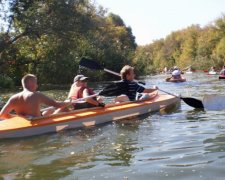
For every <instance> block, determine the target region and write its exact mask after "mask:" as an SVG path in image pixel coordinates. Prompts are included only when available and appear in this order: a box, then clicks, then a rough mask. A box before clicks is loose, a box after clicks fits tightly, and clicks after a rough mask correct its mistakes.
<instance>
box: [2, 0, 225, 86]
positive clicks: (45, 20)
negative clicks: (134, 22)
mask: <svg viewBox="0 0 225 180" xmlns="http://www.w3.org/2000/svg"><path fill="white" fill-rule="evenodd" d="M0 23H1V24H2V25H1V27H0V87H2V86H10V85H11V84H15V85H20V79H21V77H22V76H23V75H24V74H26V73H33V74H36V75H37V76H38V79H39V81H40V82H41V83H52V84H68V83H71V81H72V79H73V77H74V76H75V75H76V74H77V73H80V72H79V71H78V70H79V60H80V58H81V57H84V56H85V57H89V58H93V59H96V60H98V61H99V63H100V64H102V65H103V64H104V66H105V67H107V68H108V69H111V70H113V71H116V72H119V71H120V69H121V67H122V66H123V65H125V64H131V65H134V66H135V68H136V70H137V74H140V75H146V74H151V73H156V72H158V71H160V70H161V69H163V68H164V67H165V66H167V67H172V66H174V65H178V66H180V67H181V68H183V67H186V66H189V65H191V66H192V67H194V68H196V69H206V68H209V67H210V66H216V67H220V66H222V65H224V61H225V16H222V17H220V18H218V19H217V20H215V21H214V22H213V23H212V24H210V25H208V26H206V27H203V28H201V27H200V26H199V25H192V26H190V27H188V28H185V29H183V30H179V31H175V32H173V33H171V34H170V35H168V36H167V37H166V38H164V39H160V40H156V41H154V42H153V43H151V44H148V45H146V46H137V44H136V42H135V36H134V35H133V33H132V29H131V27H129V26H126V24H125V23H124V21H123V19H122V18H121V17H120V16H119V15H116V14H113V13H109V14H108V13H107V11H106V10H105V9H104V7H102V6H98V5H96V4H94V3H93V2H92V1H91V0H0ZM82 71H85V73H87V74H88V75H90V76H91V77H92V80H103V79H104V80H105V79H111V78H113V76H110V75H108V76H107V74H106V73H104V72H90V71H87V70H82Z"/></svg>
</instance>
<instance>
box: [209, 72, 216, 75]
mask: <svg viewBox="0 0 225 180" xmlns="http://www.w3.org/2000/svg"><path fill="white" fill-rule="evenodd" d="M217 74H218V73H217V72H216V71H209V72H208V75H217Z"/></svg>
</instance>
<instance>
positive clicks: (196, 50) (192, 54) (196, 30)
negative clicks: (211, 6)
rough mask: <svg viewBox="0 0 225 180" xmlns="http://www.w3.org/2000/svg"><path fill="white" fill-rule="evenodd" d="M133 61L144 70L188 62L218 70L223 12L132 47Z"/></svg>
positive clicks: (223, 47) (223, 44)
mask: <svg viewBox="0 0 225 180" xmlns="http://www.w3.org/2000/svg"><path fill="white" fill-rule="evenodd" d="M133 62H134V63H136V67H137V68H138V70H139V71H141V72H143V73H144V74H148V73H152V72H159V71H161V70H162V69H163V68H164V67H168V68H171V67H173V66H175V65H176V66H179V67H180V68H181V69H182V68H186V67H189V66H191V67H192V68H193V69H195V70H208V69H209V68H210V67H212V66H214V67H215V68H216V69H217V70H220V69H221V68H222V67H223V66H224V65H225V15H222V16H221V17H220V18H218V19H216V20H215V21H213V22H212V23H210V24H208V25H207V26H205V27H202V28H201V27H200V26H199V25H191V26H190V27H187V28H185V29H182V30H178V31H175V32H172V33H171V34H169V35H168V36H167V37H166V38H163V39H159V40H156V41H154V42H153V43H151V44H148V45H146V46H140V47H138V48H137V49H136V52H135V56H134V58H133Z"/></svg>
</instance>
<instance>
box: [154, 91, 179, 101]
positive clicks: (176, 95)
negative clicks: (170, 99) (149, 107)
mask: <svg viewBox="0 0 225 180" xmlns="http://www.w3.org/2000/svg"><path fill="white" fill-rule="evenodd" d="M158 90H159V91H162V92H164V93H166V94H169V95H171V96H174V97H177V98H181V97H180V96H177V95H175V94H172V93H170V92H167V91H164V90H162V89H158ZM181 99H182V98H181Z"/></svg>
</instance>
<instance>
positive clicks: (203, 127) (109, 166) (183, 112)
mask: <svg viewBox="0 0 225 180" xmlns="http://www.w3.org/2000/svg"><path fill="white" fill-rule="evenodd" d="M165 78H166V76H165V75H157V76H149V77H144V80H145V81H146V83H147V86H149V87H150V86H152V85H157V86H158V87H160V88H161V89H163V90H166V91H168V92H171V93H175V94H181V95H182V96H188V97H194V98H199V99H202V98H203V96H204V95H205V94H224V95H225V93H224V87H225V82H224V81H221V80H220V81H219V80H218V76H207V75H206V74H199V73H198V74H195V73H194V74H189V75H186V78H187V82H184V83H169V82H165V81H164V79H165ZM98 88H100V89H101V86H100V85H99V86H98ZM45 93H46V94H48V95H50V96H52V97H55V98H58V99H63V98H65V97H66V93H67V91H66V90H53V91H45ZM1 97H8V93H7V94H1ZM224 115H225V111H207V112H206V111H199V110H194V109H193V108H192V107H190V106H188V105H186V104H185V103H184V102H181V106H180V107H179V108H178V109H175V110H173V111H171V112H169V113H167V114H160V113H152V114H148V115H145V116H141V117H139V118H135V119H132V120H123V121H119V122H114V123H108V124H104V125H101V126H96V127H90V128H85V129H76V130H68V131H64V132H60V133H55V134H46V135H41V136H35V137H30V138H19V139H12V140H1V141H0V175H1V178H2V179H79V180H87V179H98V180H99V179H115V180H118V179H134V180H136V179H139V180H140V179H171V180H172V179H173V180H174V179H179V180H180V179H209V180H210V179H224V176H225V171H224V167H225V159H224V158H225V152H224V151H225V129H224V128H225V123H224V122H225V116H224Z"/></svg>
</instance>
